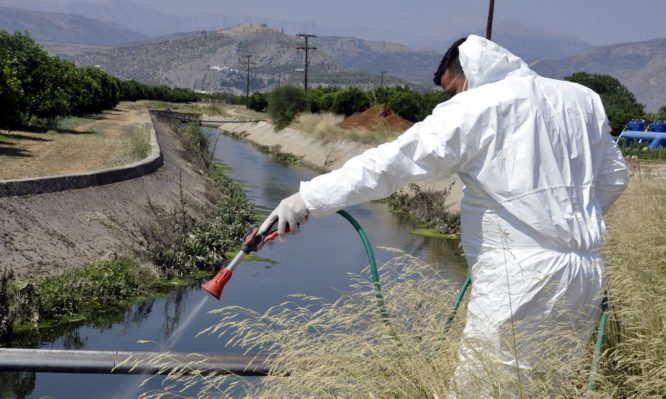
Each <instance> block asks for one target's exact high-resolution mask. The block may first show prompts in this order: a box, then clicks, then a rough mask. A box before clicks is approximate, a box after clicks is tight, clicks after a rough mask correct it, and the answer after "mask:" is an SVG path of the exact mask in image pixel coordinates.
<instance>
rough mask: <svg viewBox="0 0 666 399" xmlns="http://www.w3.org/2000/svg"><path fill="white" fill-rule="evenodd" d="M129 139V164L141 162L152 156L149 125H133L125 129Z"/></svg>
mask: <svg viewBox="0 0 666 399" xmlns="http://www.w3.org/2000/svg"><path fill="white" fill-rule="evenodd" d="M123 132H124V133H125V135H126V136H127V137H128V141H129V145H130V151H129V156H128V157H129V159H128V160H127V162H128V163H131V162H135V161H140V160H142V159H144V158H146V157H147V156H148V154H150V150H151V147H150V128H149V127H148V125H147V124H131V125H127V126H124V127H123Z"/></svg>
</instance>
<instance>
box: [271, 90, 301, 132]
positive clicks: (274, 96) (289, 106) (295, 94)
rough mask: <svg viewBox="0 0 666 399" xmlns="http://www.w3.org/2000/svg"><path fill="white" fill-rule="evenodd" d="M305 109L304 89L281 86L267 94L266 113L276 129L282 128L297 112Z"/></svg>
mask: <svg viewBox="0 0 666 399" xmlns="http://www.w3.org/2000/svg"><path fill="white" fill-rule="evenodd" d="M306 109H307V99H306V97H305V91H304V90H303V89H302V88H300V87H296V86H282V87H278V88H277V89H275V90H273V91H272V92H271V94H270V95H269V96H268V115H270V117H271V118H272V119H273V123H275V128H276V129H277V130H281V129H284V128H285V127H287V126H288V125H289V124H290V123H291V122H292V121H293V120H294V118H296V115H297V114H298V113H299V112H302V111H305V110H306Z"/></svg>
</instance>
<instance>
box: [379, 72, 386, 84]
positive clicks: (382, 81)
mask: <svg viewBox="0 0 666 399" xmlns="http://www.w3.org/2000/svg"><path fill="white" fill-rule="evenodd" d="M385 73H386V71H382V80H381V81H380V82H379V87H380V88H381V87H384V74H385Z"/></svg>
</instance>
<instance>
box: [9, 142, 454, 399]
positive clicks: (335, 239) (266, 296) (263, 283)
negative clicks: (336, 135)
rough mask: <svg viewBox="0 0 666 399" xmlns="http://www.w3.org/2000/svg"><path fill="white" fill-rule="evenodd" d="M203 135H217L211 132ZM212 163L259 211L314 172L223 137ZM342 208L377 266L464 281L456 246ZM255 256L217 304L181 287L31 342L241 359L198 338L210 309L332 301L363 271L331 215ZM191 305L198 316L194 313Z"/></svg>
mask: <svg viewBox="0 0 666 399" xmlns="http://www.w3.org/2000/svg"><path fill="white" fill-rule="evenodd" d="M208 133H209V134H211V135H213V134H217V132H216V131H215V130H209V131H208ZM215 157H216V159H217V160H218V161H220V162H223V163H224V164H226V165H227V166H228V167H229V168H230V169H229V171H228V174H229V176H230V177H232V178H233V179H235V180H237V181H239V182H241V183H242V184H243V186H244V188H245V192H246V193H247V195H248V197H249V199H250V201H252V202H253V203H254V204H255V206H256V207H257V208H258V209H263V210H266V211H270V210H272V209H273V208H274V207H275V206H276V205H277V204H278V202H279V201H280V200H281V199H282V198H284V197H286V196H288V195H290V194H292V193H294V192H296V191H297V190H298V187H299V182H300V181H302V180H308V179H311V178H312V177H314V176H316V175H317V172H315V171H313V170H311V169H308V168H306V167H304V166H300V165H289V166H286V165H283V164H280V163H278V162H276V161H275V160H274V159H273V158H272V157H271V156H270V155H266V154H263V153H261V152H259V151H257V150H256V149H255V148H254V147H253V146H251V145H250V144H248V143H246V142H241V141H237V140H235V139H233V138H230V137H228V136H224V135H221V136H220V137H219V140H218V141H217V145H216V148H215ZM347 211H348V212H349V213H350V214H351V215H352V216H354V218H356V219H357V220H358V222H359V223H360V224H361V226H362V227H363V228H364V230H365V231H366V233H367V235H368V237H369V239H370V241H371V242H372V244H373V246H374V247H375V256H376V257H377V261H378V263H380V264H381V263H382V262H385V261H388V260H389V259H391V258H393V257H394V256H395V254H394V253H392V252H390V251H387V250H382V249H381V247H391V248H398V249H401V250H403V251H405V252H407V253H410V254H412V255H415V256H418V257H420V258H421V259H423V260H424V261H425V262H427V263H429V264H432V265H433V267H436V268H437V269H439V271H440V273H442V274H443V275H444V276H446V277H447V278H448V279H450V280H451V282H452V283H453V284H454V285H456V284H460V283H462V281H463V280H464V278H465V275H466V269H465V266H464V261H463V260H462V258H461V257H460V256H458V255H456V252H457V248H456V247H457V243H454V242H450V241H446V240H441V239H435V238H428V237H423V236H417V235H414V234H411V231H412V229H413V228H414V226H413V223H412V222H411V221H410V220H408V219H407V218H405V217H404V216H399V215H395V214H393V213H391V212H390V211H389V210H388V208H387V207H386V205H383V204H376V203H370V204H364V205H360V206H354V207H351V208H349V209H347ZM259 256H260V259H261V260H259V261H255V262H245V263H242V264H241V265H240V266H239V267H238V268H237V269H236V270H235V271H234V275H233V278H232V279H231V281H230V282H229V283H228V284H227V285H226V287H225V289H224V293H223V295H222V298H221V300H220V301H217V300H215V299H213V298H212V297H209V298H208V299H205V298H206V297H208V294H206V293H205V292H203V291H202V290H201V289H199V285H200V284H199V283H197V284H194V285H192V286H191V287H179V288H176V289H174V290H173V292H171V293H170V294H169V295H167V296H165V297H163V298H158V299H149V300H146V301H144V302H142V303H137V304H134V305H132V306H130V307H129V308H128V309H126V310H123V311H120V312H111V313H109V314H106V315H103V316H101V317H100V318H99V319H98V320H95V321H90V322H86V323H85V324H82V325H79V326H75V327H70V328H68V329H66V330H64V331H60V332H58V333H57V334H52V336H50V337H42V338H41V339H40V340H39V342H35V343H31V344H29V345H30V346H32V347H40V348H45V349H81V350H105V351H115V350H119V351H162V350H171V351H176V352H206V353H209V352H238V351H240V348H229V347H226V346H225V344H226V340H225V339H224V337H222V338H220V337H218V336H216V335H201V336H198V337H197V336H196V335H197V333H199V332H200V331H202V330H203V329H205V328H207V327H209V326H211V325H214V324H215V323H216V321H217V317H218V316H216V315H214V314H210V313H209V311H211V310H214V309H218V308H220V307H222V306H225V305H239V306H243V307H247V308H251V309H254V310H257V311H263V310H266V309H268V308H269V307H271V306H273V305H276V304H279V303H281V302H283V301H285V300H286V299H287V297H288V296H289V295H291V294H306V295H312V296H317V297H322V298H325V299H327V300H329V301H333V300H335V299H337V298H339V296H340V291H345V290H348V289H349V285H350V283H351V282H350V280H349V278H348V273H360V272H362V271H363V269H365V268H366V267H367V264H368V261H367V257H366V253H365V250H364V249H363V246H362V243H361V241H360V239H359V237H358V235H357V233H356V231H355V230H354V228H353V227H352V226H351V225H350V224H349V222H347V221H346V220H345V219H343V218H342V217H341V216H339V215H337V214H336V215H331V216H329V217H326V218H319V219H317V218H313V219H311V220H310V221H309V222H308V223H307V224H305V225H304V226H302V233H301V234H298V235H293V236H289V239H288V240H287V241H286V242H284V243H282V242H278V241H277V240H276V242H274V243H273V244H271V245H267V246H266V247H265V248H263V249H262V250H261V252H260V253H259ZM380 277H381V276H380ZM368 278H369V279H370V277H368ZM197 307H199V308H201V309H200V311H199V312H196V313H195V312H194V311H193V310H194V309H195V308H197ZM146 378H147V377H146V376H124V375H96V374H65V373H62V374H61V373H0V398H19V399H22V398H67V399H76V398H82V399H83V398H86V399H87V398H113V399H120V398H136V397H137V396H139V395H140V394H141V393H142V392H147V391H150V390H154V389H160V386H161V382H162V379H161V378H160V377H156V378H154V379H152V380H151V381H150V382H148V383H146V384H144V385H143V386H140V384H141V383H142V382H144V380H145V379H146Z"/></svg>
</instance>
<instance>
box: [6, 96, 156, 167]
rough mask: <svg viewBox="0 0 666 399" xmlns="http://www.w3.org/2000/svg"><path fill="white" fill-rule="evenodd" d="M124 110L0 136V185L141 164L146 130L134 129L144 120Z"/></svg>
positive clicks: (144, 115) (144, 119)
mask: <svg viewBox="0 0 666 399" xmlns="http://www.w3.org/2000/svg"><path fill="white" fill-rule="evenodd" d="M127 105H128V104H127V103H123V104H121V105H119V107H118V108H116V109H114V110H110V111H105V112H103V113H102V114H99V115H95V116H91V117H86V118H64V119H61V120H59V121H58V123H57V124H56V125H55V126H52V127H49V128H42V127H34V126H33V127H27V128H26V129H25V131H3V132H2V134H1V135H0V147H2V148H0V153H2V155H3V156H2V158H3V161H2V162H3V165H2V166H3V167H2V168H1V169H0V179H19V178H30V177H37V176H53V175H64V174H76V173H85V172H90V171H93V170H98V169H103V168H108V167H115V166H119V165H123V164H125V163H128V162H134V161H136V160H138V159H140V158H139V157H140V156H141V155H142V154H143V153H144V152H145V149H146V147H147V142H146V141H145V140H144V139H143V138H142V137H144V136H142V135H144V134H145V137H147V130H146V131H144V130H142V128H138V127H133V126H134V125H136V126H141V125H143V124H145V123H146V120H147V116H146V114H145V113H142V112H139V111H132V110H129V109H128V108H124V106H127ZM130 105H131V104H130ZM134 130H137V132H138V131H141V135H137V134H134V133H133V131H134Z"/></svg>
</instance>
